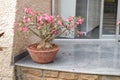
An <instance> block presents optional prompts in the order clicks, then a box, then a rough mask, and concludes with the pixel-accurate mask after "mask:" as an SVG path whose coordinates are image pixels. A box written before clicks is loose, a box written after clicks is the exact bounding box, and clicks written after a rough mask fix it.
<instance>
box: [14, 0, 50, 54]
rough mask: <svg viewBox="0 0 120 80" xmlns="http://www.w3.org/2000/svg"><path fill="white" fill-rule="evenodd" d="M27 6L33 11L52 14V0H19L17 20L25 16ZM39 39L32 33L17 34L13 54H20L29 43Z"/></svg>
mask: <svg viewBox="0 0 120 80" xmlns="http://www.w3.org/2000/svg"><path fill="white" fill-rule="evenodd" d="M26 7H30V8H32V10H33V11H39V12H43V13H48V14H51V0H17V6H16V19H15V20H16V21H18V20H19V18H21V17H23V15H24V9H25V8H26ZM37 41H39V39H38V38H37V37H36V36H33V35H32V34H27V35H24V34H19V35H18V34H15V36H14V47H13V55H16V54H18V53H19V52H21V51H22V50H24V49H25V47H26V46H27V45H29V44H31V43H33V42H37ZM18 45H19V46H18Z"/></svg>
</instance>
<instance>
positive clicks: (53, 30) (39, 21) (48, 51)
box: [15, 8, 83, 63]
mask: <svg viewBox="0 0 120 80" xmlns="http://www.w3.org/2000/svg"><path fill="white" fill-rule="evenodd" d="M24 12H25V15H24V16H23V18H22V19H21V20H20V21H18V22H15V27H16V28H17V31H19V32H23V33H26V32H28V31H30V32H32V33H33V34H34V35H36V36H37V37H39V38H40V42H39V43H35V44H31V45H29V46H28V47H27V50H28V52H29V54H30V56H31V58H32V60H33V61H34V62H37V63H49V62H51V61H53V60H54V58H55V56H56V53H57V52H58V50H59V46H58V45H56V44H53V43H52V40H53V39H55V38H56V37H59V36H60V35H62V34H65V35H66V31H67V32H68V31H70V30H72V29H75V28H76V27H77V25H80V24H82V22H83V19H82V18H81V17H69V18H67V19H62V17H61V16H52V15H48V14H42V13H39V12H33V11H32V9H30V8H25V10H24ZM77 33H78V35H79V34H80V32H79V31H77Z"/></svg>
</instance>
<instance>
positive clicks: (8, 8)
mask: <svg viewBox="0 0 120 80" xmlns="http://www.w3.org/2000/svg"><path fill="white" fill-rule="evenodd" d="M15 7H16V0H0V33H1V32H4V33H5V34H4V36H3V37H0V47H2V48H3V51H0V80H13V78H14V74H13V68H14V67H13V66H12V65H11V60H12V49H13V36H14V32H13V23H14V21H15V12H16V9H15Z"/></svg>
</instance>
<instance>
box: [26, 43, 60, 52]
mask: <svg viewBox="0 0 120 80" xmlns="http://www.w3.org/2000/svg"><path fill="white" fill-rule="evenodd" d="M31 45H34V44H31ZM31 45H29V46H28V47H27V50H30V51H34V52H52V51H55V50H59V48H60V47H59V46H58V45H56V44H55V45H56V47H55V48H53V49H49V50H39V49H36V50H35V49H30V46H31Z"/></svg>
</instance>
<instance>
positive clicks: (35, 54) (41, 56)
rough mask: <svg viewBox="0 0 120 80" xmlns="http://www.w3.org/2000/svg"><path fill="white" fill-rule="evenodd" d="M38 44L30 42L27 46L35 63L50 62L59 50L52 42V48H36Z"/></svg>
mask: <svg viewBox="0 0 120 80" xmlns="http://www.w3.org/2000/svg"><path fill="white" fill-rule="evenodd" d="M37 45H38V44H32V45H29V46H28V47H27V50H28V52H29V54H30V56H31V58H32V60H33V61H34V62H37V63H44V64H45V63H50V62H52V61H53V60H54V58H55V57H56V54H57V52H58V50H59V46H57V45H55V44H52V46H53V47H52V48H49V49H45V50H42V49H37Z"/></svg>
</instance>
